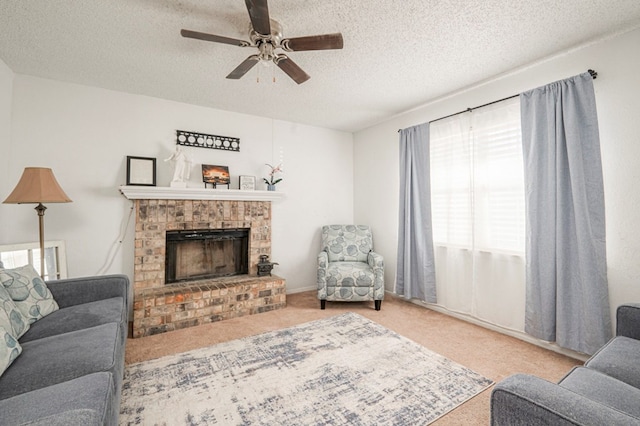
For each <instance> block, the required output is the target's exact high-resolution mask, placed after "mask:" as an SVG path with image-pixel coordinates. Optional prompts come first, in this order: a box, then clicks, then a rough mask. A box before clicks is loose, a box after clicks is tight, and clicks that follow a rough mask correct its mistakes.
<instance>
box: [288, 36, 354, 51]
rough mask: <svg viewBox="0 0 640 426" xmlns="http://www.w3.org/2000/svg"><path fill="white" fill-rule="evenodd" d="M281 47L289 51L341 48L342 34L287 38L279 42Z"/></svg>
mask: <svg viewBox="0 0 640 426" xmlns="http://www.w3.org/2000/svg"><path fill="white" fill-rule="evenodd" d="M281 44H282V48H283V49H284V50H287V51H289V52H294V51H301V50H325V49H342V47H343V44H344V43H343V40H342V34H340V33H333V34H323V35H316V36H307V37H294V38H287V39H284V40H282V42H281Z"/></svg>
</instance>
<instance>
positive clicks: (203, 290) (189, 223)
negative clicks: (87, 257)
mask: <svg viewBox="0 0 640 426" xmlns="http://www.w3.org/2000/svg"><path fill="white" fill-rule="evenodd" d="M123 188H124V189H123ZM126 188H131V187H121V191H122V193H123V194H124V195H125V196H126V197H127V198H130V199H134V203H135V206H134V208H135V215H136V225H135V226H136V233H135V240H134V244H135V246H134V247H135V252H134V256H135V260H134V278H133V291H134V297H133V337H142V336H149V335H152V334H157V333H163V332H166V331H172V330H178V329H181V328H185V327H191V326H196V325H200V324H205V323H209V322H214V321H221V320H224V319H228V318H234V317H239V316H243V315H251V314H258V313H262V312H267V311H271V310H274V309H281V308H284V307H285V305H286V289H285V280H284V279H282V278H280V277H277V276H263V277H259V276H257V264H258V262H259V258H260V255H263V254H266V255H270V254H271V201H264V200H215V199H204V200H200V199H164V198H148V197H151V196H153V195H152V194H153V193H156V192H157V191H158V190H157V189H155V188H154V189H148V190H142V192H143V193H144V194H145V195H144V197H146V198H136V193H134V194H132V193H131V191H126ZM172 189H173V188H172ZM135 191H141V190H140V189H137V188H136V189H135ZM147 191H150V192H151V194H148V193H147ZM165 191H166V189H165ZM214 191H215V192H214ZM219 191H224V190H208V192H206V193H205V192H203V194H206V196H209V197H210V196H212V194H215V193H217V192H219ZM191 192H192V193H193V190H191ZM234 192H235V193H241V192H245V191H234ZM256 192H263V191H256ZM198 193H199V192H198ZM245 193H246V192H245ZM172 194H173V193H171V194H169V195H170V196H172ZM226 194H231V195H232V196H233V195H234V193H233V192H227V193H226ZM226 194H225V195H226ZM191 195H193V194H191ZM196 195H197V194H196ZM170 196H169V197H167V198H170ZM180 196H182V197H185V196H189V195H184V194H181V195H180ZM243 196H244V194H238V195H237V197H238V198H239V197H243ZM247 198H249V197H247ZM208 229H210V230H227V229H248V230H249V237H248V269H249V273H248V274H246V275H233V276H225V277H216V278H208V279H201V280H192V281H185V282H176V283H170V284H165V256H166V253H167V251H166V240H167V238H166V236H167V231H169V232H170V233H171V232H172V231H183V230H208Z"/></svg>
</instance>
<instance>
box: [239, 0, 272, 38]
mask: <svg viewBox="0 0 640 426" xmlns="http://www.w3.org/2000/svg"><path fill="white" fill-rule="evenodd" d="M244 2H245V4H246V5H247V10H248V11H249V17H250V18H251V25H252V26H253V29H254V30H255V31H256V32H257V33H258V34H262V35H270V34H271V22H270V20H269V5H268V4H267V0H245V1H244Z"/></svg>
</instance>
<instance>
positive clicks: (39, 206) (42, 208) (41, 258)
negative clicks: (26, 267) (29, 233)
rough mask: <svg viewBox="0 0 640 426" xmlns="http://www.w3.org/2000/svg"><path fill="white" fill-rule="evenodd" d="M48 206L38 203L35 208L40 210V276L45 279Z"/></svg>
mask: <svg viewBox="0 0 640 426" xmlns="http://www.w3.org/2000/svg"><path fill="white" fill-rule="evenodd" d="M46 209H47V208H46V207H45V206H44V205H43V204H42V203H38V205H37V206H36V207H35V210H36V211H37V212H38V222H39V224H40V278H42V279H43V280H44V211H45V210H46Z"/></svg>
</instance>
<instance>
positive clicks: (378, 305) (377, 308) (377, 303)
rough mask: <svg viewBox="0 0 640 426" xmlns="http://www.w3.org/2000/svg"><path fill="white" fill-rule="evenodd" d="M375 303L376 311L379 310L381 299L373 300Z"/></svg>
mask: <svg viewBox="0 0 640 426" xmlns="http://www.w3.org/2000/svg"><path fill="white" fill-rule="evenodd" d="M373 302H374V303H375V305H376V311H379V310H380V306H381V305H382V300H374V301H373Z"/></svg>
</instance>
